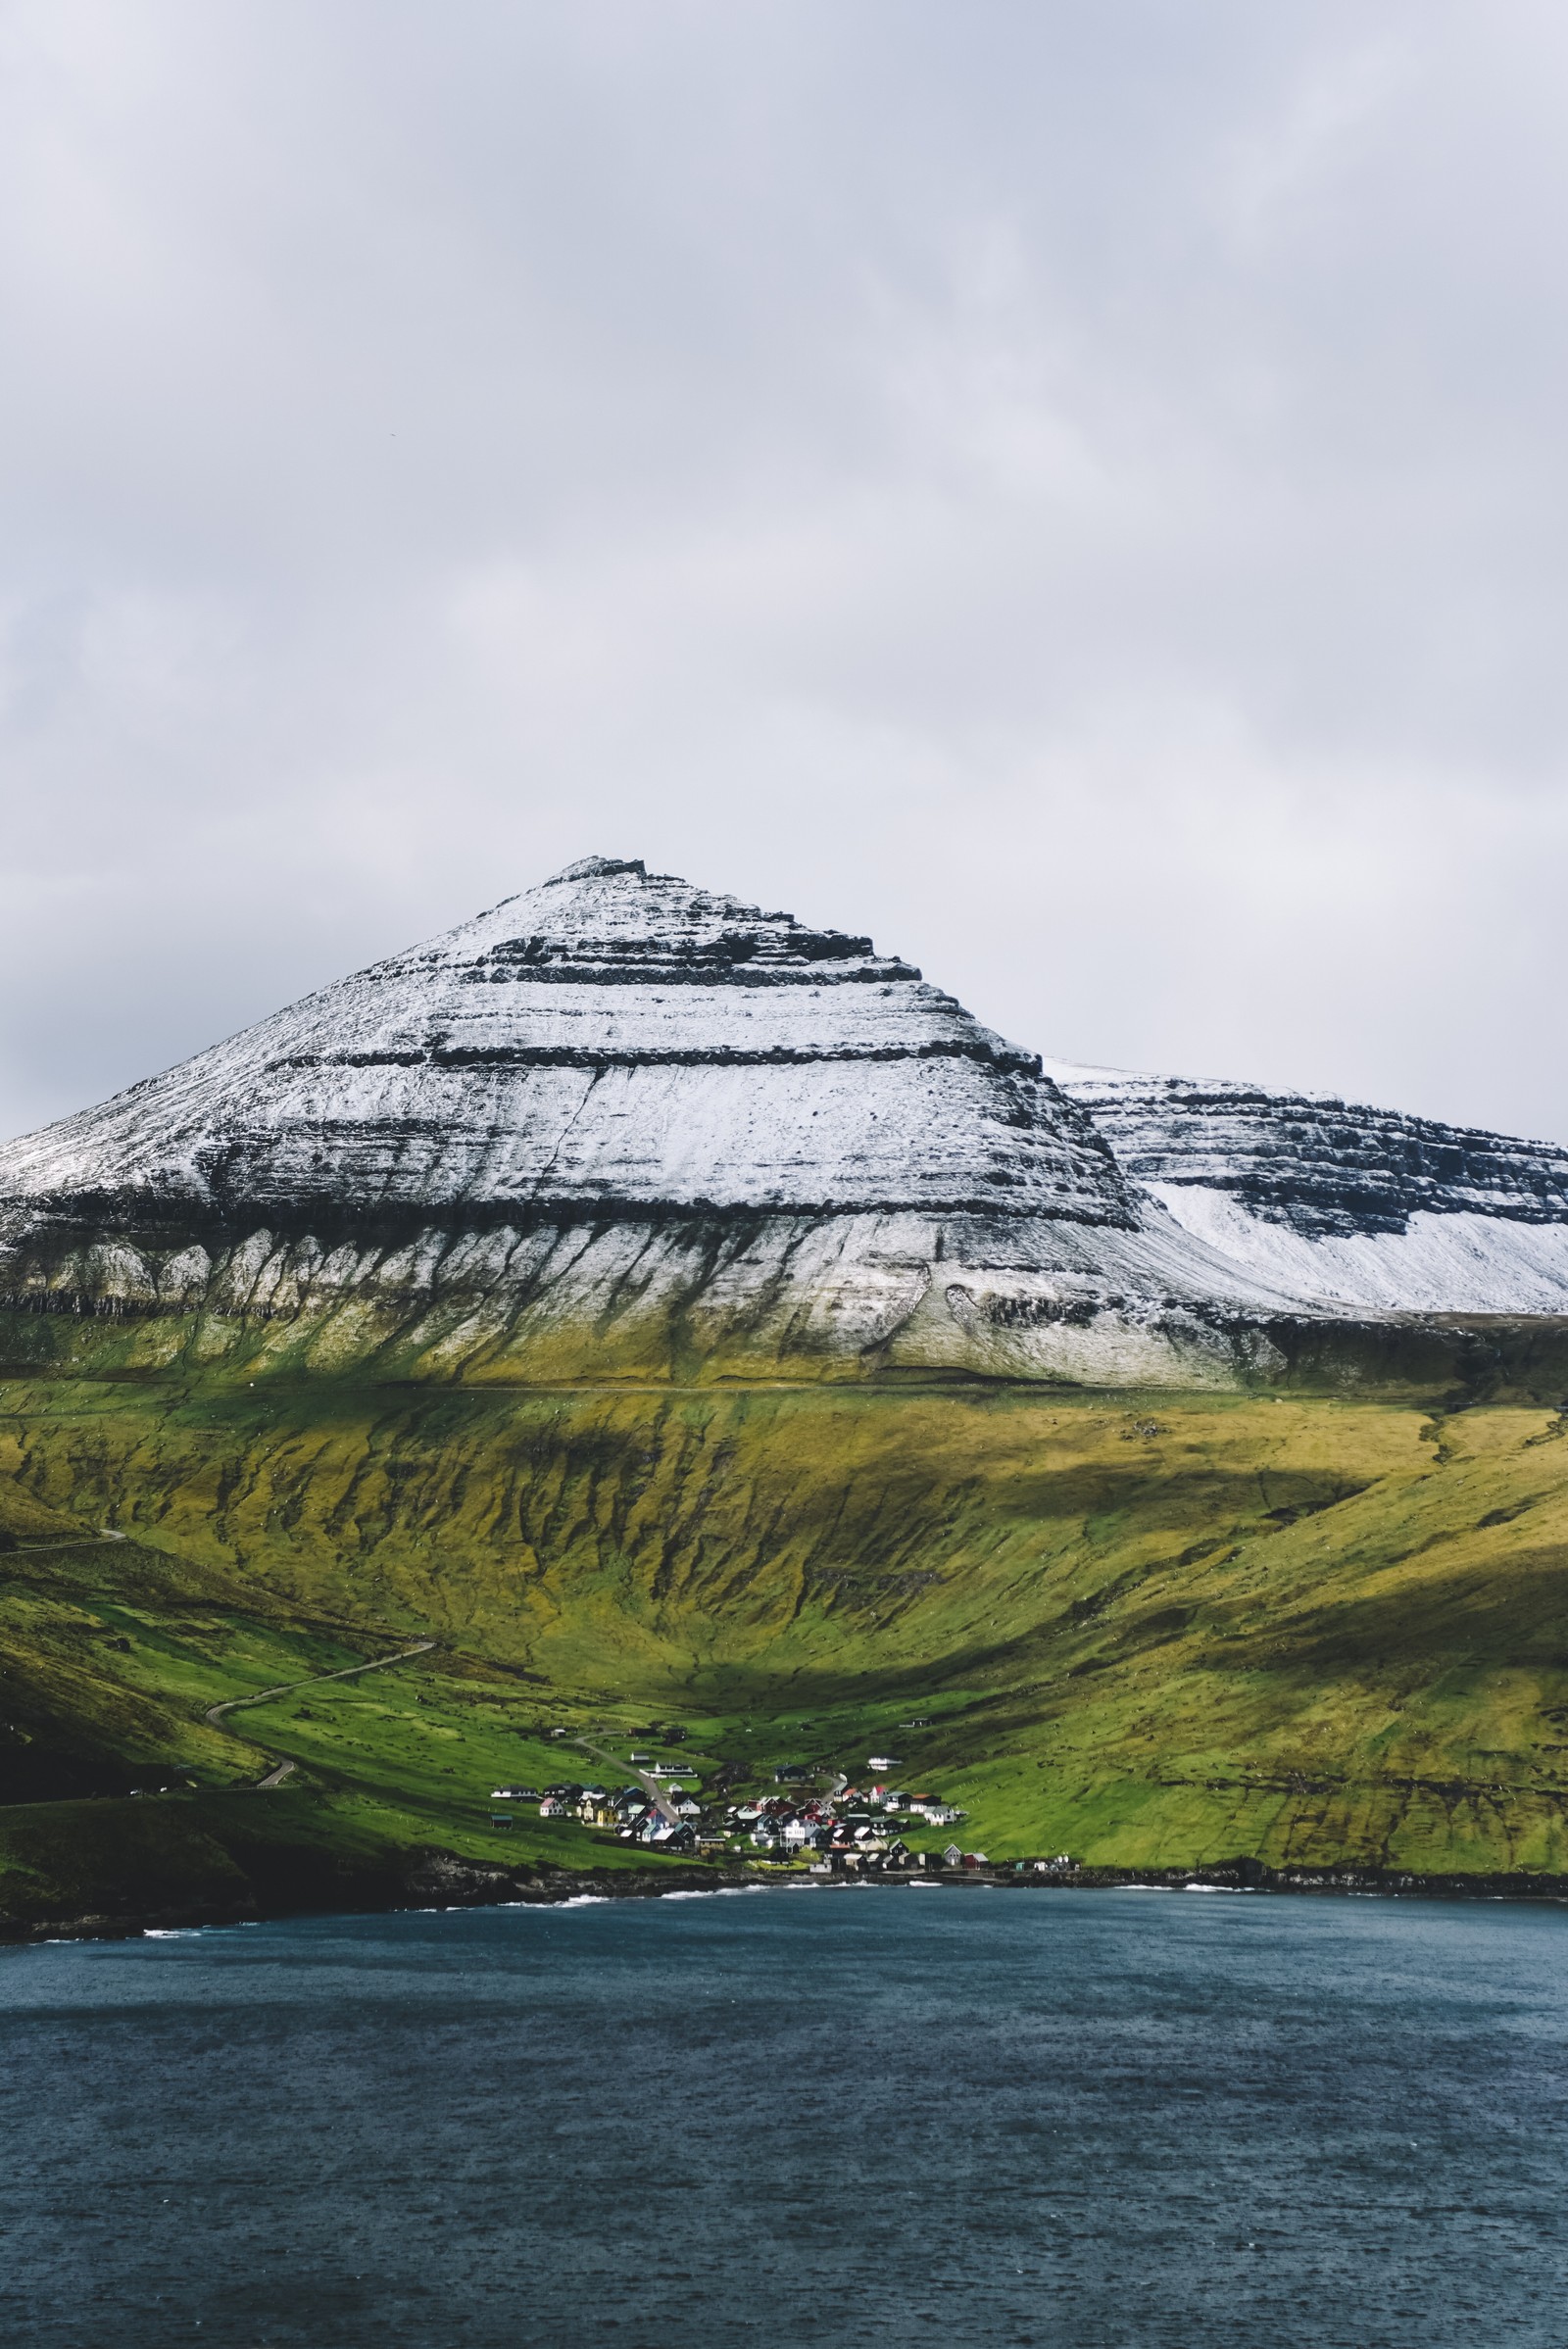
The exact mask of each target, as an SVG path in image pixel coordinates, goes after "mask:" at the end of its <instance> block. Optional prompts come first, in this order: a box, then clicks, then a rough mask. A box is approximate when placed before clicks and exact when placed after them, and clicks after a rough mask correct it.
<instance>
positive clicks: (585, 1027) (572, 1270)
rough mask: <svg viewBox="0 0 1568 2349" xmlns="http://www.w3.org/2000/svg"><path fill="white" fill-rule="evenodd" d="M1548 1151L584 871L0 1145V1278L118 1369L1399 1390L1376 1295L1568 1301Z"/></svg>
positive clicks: (1500, 1305) (1560, 1199)
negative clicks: (1188, 1076)
mask: <svg viewBox="0 0 1568 2349" xmlns="http://www.w3.org/2000/svg"><path fill="white" fill-rule="evenodd" d="M1565 1171H1568V1161H1565V1160H1564V1158H1563V1156H1562V1155H1561V1154H1560V1153H1555V1154H1554V1153H1551V1152H1544V1151H1534V1152H1533V1151H1532V1150H1530V1149H1529V1148H1528V1147H1527V1146H1524V1145H1506V1144H1500V1143H1497V1142H1495V1139H1494V1138H1491V1137H1476V1136H1462V1135H1454V1134H1451V1133H1450V1132H1449V1130H1448V1129H1446V1128H1437V1127H1431V1126H1426V1125H1422V1124H1421V1123H1420V1122H1419V1121H1416V1120H1411V1119H1400V1118H1397V1117H1389V1116H1381V1115H1380V1114H1379V1113H1375V1112H1371V1111H1365V1112H1363V1111H1347V1110H1345V1109H1344V1108H1343V1106H1342V1105H1341V1104H1338V1103H1325V1102H1316V1103H1312V1102H1308V1101H1306V1098H1305V1097H1301V1098H1300V1099H1299V1100H1297V1099H1295V1098H1294V1097H1270V1096H1266V1095H1262V1094H1258V1093H1255V1092H1253V1091H1250V1090H1249V1089H1248V1088H1245V1087H1228V1088H1227V1087H1207V1088H1200V1087H1192V1086H1186V1087H1184V1086H1182V1085H1180V1084H1179V1083H1177V1082H1176V1081H1175V1080H1169V1081H1167V1080H1158V1079H1155V1080H1138V1079H1120V1078H1114V1077H1110V1076H1106V1075H1105V1074H1103V1073H1100V1072H1093V1071H1085V1070H1078V1069H1073V1068H1070V1067H1068V1066H1067V1065H1066V1064H1059V1065H1058V1064H1053V1065H1052V1067H1051V1069H1050V1070H1048V1069H1047V1068H1046V1067H1045V1066H1044V1065H1043V1063H1042V1062H1041V1060H1040V1059H1039V1057H1038V1056H1037V1055H1036V1054H1034V1053H1033V1052H1027V1051H1024V1050H1021V1049H1020V1048H1019V1047H1017V1046H1015V1045H1012V1044H1009V1043H1007V1042H1005V1040H1004V1039H1003V1038H1001V1037H1000V1036H997V1035H995V1034H993V1033H992V1032H991V1031H990V1030H989V1029H986V1028H984V1027H982V1026H980V1024H979V1023H978V1022H977V1021H976V1020H974V1019H973V1018H972V1017H971V1016H970V1014H969V1013H968V1012H967V1011H966V1010H964V1008H963V1007H962V1005H961V1004H959V1003H956V1001H955V1000H954V998H953V997H952V996H950V995H947V994H944V993H943V992H942V991H941V989H939V988H937V987H934V986H932V985H930V984H928V983H927V982H926V981H925V980H924V979H923V978H922V977H921V974H920V973H919V972H918V971H917V970H915V969H913V968H912V967H911V966H910V965H909V964H907V963H905V962H902V961H900V960H898V959H897V958H895V957H891V956H887V955H881V954H877V953H876V952H875V951H874V949H873V947H872V945H871V942H870V940H869V939H866V938H863V937H855V936H851V935H849V934H847V933H843V932H839V931H832V930H817V929H812V928H809V926H807V925H805V924H803V923H802V922H799V921H797V920H796V919H795V918H794V917H793V916H792V915H790V914H787V913H780V912H765V911H763V910H762V909H760V907H758V906H755V905H745V904H742V903H741V902H740V901H738V900H736V899H734V898H730V897H723V896H718V895H714V894H711V893H710V892H709V891H706V890H704V889H701V888H698V887H695V886H693V885H692V884H691V883H689V882H686V881H684V880H681V879H678V878H676V877H675V876H672V875H668V874H659V873H650V872H649V871H648V870H647V869H646V867H645V866H644V865H643V863H641V862H640V861H638V860H634V859H620V858H611V857H589V858H587V859H585V860H584V861H583V862H581V863H578V864H573V865H571V866H568V867H567V868H566V870H565V871H564V872H562V873H558V874H557V875H555V877H554V878H553V879H552V880H550V881H547V882H545V883H544V884H543V885H542V886H541V887H539V888H536V889H532V890H529V891H527V892H526V893H524V894H523V895H521V896H519V897H515V898H510V899H508V900H506V901H505V902H504V903H503V904H502V905H497V906H495V907H494V908H492V909H491V910H490V911H489V912H487V913H483V914H481V915H479V916H478V917H477V918H476V919H475V920H472V921H469V922H466V923H464V924H463V925H461V926H460V927H459V928H457V929H455V930H452V931H450V932H448V933H447V934H446V935H445V936H443V937H440V938H437V939H434V940H432V941H430V942H428V943H427V944H425V945H423V946H420V947H417V948H414V949H412V950H411V951H409V952H408V953H406V954H397V955H394V956H392V957H391V958H389V959H388V960H386V961H384V962H380V963H376V964H374V965H372V966H371V967H370V968H369V969H368V970H364V971H361V972H358V973H356V974H355V975H354V976H352V977H350V978H347V979H344V980H342V981H340V982H339V983H337V984H336V985H334V986H330V987H327V988H325V989H323V990H321V991H320V992H319V994H316V995H313V996H310V997H307V998H306V999H305V1000H304V1001H303V1002H301V1003H296V1004H293V1005H291V1006H290V1007H288V1008H287V1009H285V1010H283V1011H280V1012H278V1013H276V1014H275V1015H274V1016H273V1017H271V1018H270V1019H267V1020H264V1021H262V1022H261V1023H260V1024H259V1025H258V1026H256V1027H254V1028H250V1029H247V1030H246V1031H245V1032H244V1033H243V1034H241V1035H239V1036H237V1037H234V1038H232V1039H230V1040H229V1041H228V1042H227V1043H224V1044H221V1045H219V1046H216V1047H215V1048H214V1049H213V1050H211V1051H209V1052H202V1053H199V1054H198V1055H197V1056H196V1057H195V1058H194V1059H191V1060H188V1061H185V1062H183V1063H182V1064H181V1065H180V1066H178V1067H176V1068H173V1069H171V1070H169V1071H167V1072H166V1073H165V1074H163V1075H161V1076H157V1077H152V1078H149V1079H147V1080H145V1081H143V1082H142V1083H140V1084H138V1085H134V1086H132V1087H131V1088H130V1089H129V1091H128V1092H126V1093H123V1094H121V1095H119V1096H117V1097H116V1098H115V1099H114V1100H113V1101H108V1102H105V1103H104V1104H102V1105H101V1106H100V1107H98V1108H95V1109H91V1110H87V1111H85V1112H83V1113H82V1114H80V1115H79V1116H75V1117H72V1118H68V1119H66V1120H64V1121H63V1122H61V1123H60V1124H58V1125H55V1126H52V1127H49V1128H48V1129H46V1130H45V1131H44V1132H42V1133H40V1134H36V1135H32V1136H29V1137H25V1138H24V1139H23V1140H21V1141H18V1142H14V1143H12V1144H10V1145H8V1146H7V1147H5V1148H4V1149H3V1150H0V1297H3V1299H4V1302H5V1304H6V1305H8V1306H9V1307H10V1308H11V1311H10V1327H11V1333H12V1334H11V1336H10V1338H9V1340H8V1346H9V1347H10V1349H11V1351H12V1353H13V1354H14V1355H15V1354H18V1353H19V1351H20V1355H21V1357H22V1358H33V1357H34V1355H35V1354H36V1353H37V1352H38V1350H39V1349H40V1348H41V1349H44V1350H46V1351H47V1350H49V1349H53V1352H54V1354H56V1355H58V1354H60V1353H61V1352H62V1351H64V1352H66V1353H70V1352H71V1351H72V1350H73V1348H74V1349H76V1350H77V1351H78V1352H79V1350H80V1348H81V1347H82V1346H83V1345H88V1346H89V1349H90V1350H93V1351H95V1353H96V1355H97V1357H98V1358H100V1359H102V1358H104V1347H105V1345H106V1343H109V1344H110V1346H111V1350H112V1351H114V1352H115V1354H116V1358H117V1359H118V1360H120V1361H122V1362H123V1364H125V1365H127V1366H136V1365H141V1366H143V1367H145V1366H148V1365H157V1364H167V1363H168V1362H170V1361H172V1360H175V1359H193V1360H198V1361H201V1362H211V1361H216V1360H220V1359H222V1360H227V1361H229V1362H230V1363H231V1365H233V1366H234V1367H236V1368H237V1367H238V1366H240V1365H241V1364H242V1363H254V1364H258V1365H262V1364H268V1365H281V1364H285V1363H286V1364H289V1365H291V1366H295V1367H302V1368H313V1369H320V1368H325V1367H334V1368H340V1367H344V1366H347V1365H351V1364H360V1365H367V1364H368V1365H374V1366H376V1367H377V1368H378V1369H379V1371H381V1372H382V1373H386V1374H397V1375H420V1376H443V1377H450V1376H463V1377H468V1378H473V1377H487V1376H495V1377H505V1378H511V1379H515V1378H518V1377H525V1378H528V1379H534V1380H541V1379H542V1380H547V1381H548V1380H550V1379H568V1380H576V1379H582V1378H594V1377H611V1378H634V1379H640V1378H656V1379H663V1380H675V1381H682V1380H691V1379H697V1380H703V1379H708V1378H712V1377H721V1376H736V1375H750V1374H760V1373H766V1374H770V1375H779V1374H785V1375H790V1376H806V1377H812V1378H818V1377H830V1378H841V1377H858V1376H862V1375H864V1374H866V1373H867V1372H889V1373H899V1372H906V1373H907V1372H916V1371H941V1372H949V1371H963V1372H979V1373H984V1374H987V1375H993V1376H994V1375H1006V1376H1013V1377H1019V1376H1021V1377H1030V1378H1039V1377H1044V1378H1048V1379H1065V1380H1070V1381H1079V1382H1088V1383H1092V1384H1104V1385H1118V1384H1120V1385H1136V1384H1151V1383H1152V1384H1167V1385H1170V1384H1173V1385H1182V1386H1188V1387H1191V1386H1195V1385H1198V1386H1202V1385H1235V1384H1238V1383H1247V1382H1250V1381H1257V1380H1261V1381H1264V1382H1271V1381H1272V1382H1280V1381H1284V1380H1286V1379H1288V1378H1290V1377H1291V1376H1293V1375H1296V1374H1297V1373H1298V1372H1299V1371H1300V1370H1301V1368H1302V1366H1303V1364H1304V1365H1307V1366H1308V1367H1309V1368H1310V1367H1312V1366H1314V1365H1315V1366H1316V1367H1317V1368H1318V1369H1321V1368H1322V1367H1323V1365H1324V1364H1325V1363H1329V1364H1330V1365H1331V1368H1332V1375H1334V1376H1336V1377H1337V1376H1341V1375H1348V1370H1349V1369H1351V1368H1353V1367H1354V1364H1355V1362H1357V1361H1360V1360H1364V1359H1366V1358H1367V1356H1366V1348H1367V1346H1368V1345H1369V1344H1370V1345H1371V1346H1372V1356H1371V1359H1372V1360H1373V1362H1374V1366H1375V1367H1377V1368H1378V1369H1379V1373H1380V1375H1381V1373H1382V1372H1383V1371H1386V1369H1387V1367H1388V1354H1387V1346H1386V1344H1385V1338H1386V1334H1387V1333H1386V1330H1385V1326H1384V1325H1387V1324H1389V1323H1390V1322H1391V1321H1397V1320H1398V1319H1399V1318H1400V1317H1403V1316H1408V1315H1411V1314H1414V1315H1417V1316H1421V1315H1425V1316H1428V1317H1431V1316H1434V1315H1441V1314H1443V1313H1460V1312H1463V1313H1472V1314H1474V1313H1480V1314H1488V1313H1517V1312H1530V1313H1541V1312H1544V1311H1550V1310H1556V1309H1560V1306H1561V1301H1562V1299H1563V1297H1565V1296H1568V1255H1565V1253H1564V1245H1565V1235H1568V1190H1565V1181H1564V1178H1565ZM1400 1248H1403V1250H1404V1252H1403V1254H1400V1253H1399V1249H1400ZM105 1324H108V1325H112V1328H113V1338H112V1341H106V1338H105V1332H104V1326H103V1325H105ZM93 1325H97V1326H96V1329H95V1331H94V1334H93V1335H92V1336H91V1338H90V1341H89V1340H88V1339H87V1338H86V1337H85V1336H84V1332H86V1331H87V1330H89V1329H91V1328H92V1327H93ZM1380 1332H1382V1333H1383V1335H1380V1334H1379V1333H1380Z"/></svg>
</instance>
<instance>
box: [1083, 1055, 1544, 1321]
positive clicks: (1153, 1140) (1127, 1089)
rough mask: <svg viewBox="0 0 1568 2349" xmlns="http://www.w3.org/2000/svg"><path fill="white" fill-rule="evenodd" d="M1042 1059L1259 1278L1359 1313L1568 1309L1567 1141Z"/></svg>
mask: <svg viewBox="0 0 1568 2349" xmlns="http://www.w3.org/2000/svg"><path fill="white" fill-rule="evenodd" d="M1044 1065H1045V1067H1046V1069H1047V1070H1048V1072H1049V1073H1050V1074H1051V1075H1052V1076H1053V1077H1054V1079H1055V1081H1056V1083H1057V1084H1058V1085H1059V1086H1060V1087H1061V1089H1062V1091H1063V1092H1065V1093H1066V1094H1067V1095H1069V1097H1070V1098H1071V1099H1072V1100H1074V1101H1077V1102H1078V1103H1079V1105H1080V1106H1081V1107H1082V1108H1084V1109H1086V1110H1087V1111H1088V1112H1089V1114H1090V1116H1091V1117H1092V1118H1093V1119H1094V1121H1095V1123H1096V1125H1097V1126H1098V1128H1099V1129H1100V1131H1101V1133H1102V1134H1103V1136H1104V1137H1105V1139H1106V1141H1107V1142H1108V1143H1109V1144H1110V1147H1111V1149H1112V1150H1114V1151H1115V1153H1116V1157H1117V1160H1118V1162H1119V1164H1120V1166H1121V1168H1122V1171H1123V1172H1124V1174H1125V1175H1126V1176H1127V1177H1128V1179H1129V1181H1130V1182H1131V1183H1132V1184H1133V1185H1135V1186H1136V1187H1137V1188H1138V1189H1139V1190H1140V1191H1141V1192H1142V1193H1143V1194H1144V1195H1145V1196H1146V1197H1147V1198H1149V1199H1152V1200H1154V1201H1157V1202H1158V1204H1159V1205H1161V1206H1163V1207H1164V1208H1165V1210H1166V1211H1167V1212H1168V1213H1169V1214H1170V1215H1171V1216H1172V1217H1173V1218H1174V1219H1175V1220H1176V1222H1177V1223H1179V1224H1180V1225H1181V1226H1182V1228H1183V1229H1184V1230H1185V1231H1188V1232H1190V1233H1191V1234H1193V1236H1194V1237H1195V1238H1198V1239H1201V1240H1202V1241H1204V1242H1205V1243H1206V1245H1207V1246H1208V1247H1210V1248H1213V1249H1214V1250H1215V1251H1216V1252H1217V1253H1218V1254H1219V1255H1220V1256H1222V1257H1224V1258H1225V1259H1227V1260H1228V1261H1230V1262H1232V1263H1234V1264H1236V1265H1238V1266H1242V1267H1245V1268H1246V1269H1247V1270H1248V1271H1249V1272H1250V1273H1251V1274H1252V1275H1253V1276H1254V1277H1255V1278H1257V1279H1259V1280H1261V1281H1265V1282H1268V1283H1271V1284H1274V1285H1277V1286H1279V1287H1281V1288H1284V1289H1288V1290H1291V1291H1294V1292H1295V1293H1296V1294H1297V1295H1298V1296H1300V1297H1311V1298H1314V1299H1317V1300H1319V1301H1322V1302H1325V1303H1330V1304H1335V1305H1340V1306H1344V1307H1348V1308H1354V1309H1358V1310H1363V1311H1368V1312H1372V1313H1429V1314H1436V1313H1454V1314H1460V1313H1462V1314H1557V1313H1568V1150H1558V1149H1555V1148H1553V1147H1552V1146H1551V1145H1550V1144H1546V1143H1533V1142H1521V1141H1517V1140H1514V1139H1513V1138H1511V1137H1509V1136H1506V1135H1498V1134H1488V1133H1483V1132H1479V1131H1477V1130H1475V1129H1472V1128H1466V1127H1458V1126H1449V1125H1444V1124H1442V1123H1440V1122H1439V1121H1437V1120H1435V1119H1432V1118H1420V1117H1408V1116H1404V1115H1401V1114H1400V1113H1399V1112H1397V1111H1394V1110H1386V1109H1375V1108H1369V1107H1363V1106H1360V1105H1358V1104H1355V1103H1348V1102H1346V1101H1341V1100H1339V1099H1338V1098H1337V1097H1336V1096H1333V1095H1328V1094H1271V1093H1269V1092H1267V1091H1266V1090H1264V1089H1263V1088H1261V1087H1258V1086H1253V1085H1245V1084H1235V1083H1227V1082H1225V1081H1223V1080H1210V1081H1199V1080H1195V1079H1188V1078H1181V1077H1158V1076H1140V1075H1134V1074H1130V1073H1128V1072H1127V1071H1124V1070H1118V1069H1093V1068H1080V1067H1075V1066H1074V1065H1073V1064H1072V1063H1071V1062H1068V1061H1056V1060H1047V1061H1046V1062H1045V1063H1044Z"/></svg>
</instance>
